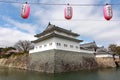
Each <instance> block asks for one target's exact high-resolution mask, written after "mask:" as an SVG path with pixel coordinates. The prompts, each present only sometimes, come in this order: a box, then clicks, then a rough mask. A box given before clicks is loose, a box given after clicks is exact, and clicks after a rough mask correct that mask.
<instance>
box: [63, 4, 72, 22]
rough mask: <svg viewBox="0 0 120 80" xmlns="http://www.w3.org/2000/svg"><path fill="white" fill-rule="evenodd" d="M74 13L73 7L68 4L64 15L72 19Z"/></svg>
mask: <svg viewBox="0 0 120 80" xmlns="http://www.w3.org/2000/svg"><path fill="white" fill-rule="evenodd" d="M72 15H73V9H72V7H71V6H69V4H68V5H67V7H66V8H65V9H64V17H65V19H67V20H70V19H71V18H72Z"/></svg>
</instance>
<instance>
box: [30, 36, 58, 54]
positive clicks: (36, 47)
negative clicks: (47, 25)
mask: <svg viewBox="0 0 120 80" xmlns="http://www.w3.org/2000/svg"><path fill="white" fill-rule="evenodd" d="M50 43H52V45H50ZM45 45H46V46H45ZM40 46H41V47H40ZM55 47H56V44H55V42H54V38H50V39H48V40H44V41H42V42H39V43H37V44H35V45H34V49H33V50H30V51H29V53H34V52H41V51H45V50H50V49H55Z"/></svg>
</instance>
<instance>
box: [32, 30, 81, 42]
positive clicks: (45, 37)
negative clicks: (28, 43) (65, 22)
mask: <svg viewBox="0 0 120 80" xmlns="http://www.w3.org/2000/svg"><path fill="white" fill-rule="evenodd" d="M52 37H58V38H63V39H67V40H70V41H75V42H83V40H78V39H74V38H70V37H67V36H63V35H59V34H56V33H54V32H53V33H51V34H49V35H47V36H44V37H42V38H39V39H37V40H34V41H32V43H38V42H41V41H44V40H46V39H50V38H52Z"/></svg>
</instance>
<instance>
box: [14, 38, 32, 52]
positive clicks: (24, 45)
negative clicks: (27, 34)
mask: <svg viewBox="0 0 120 80" xmlns="http://www.w3.org/2000/svg"><path fill="white" fill-rule="evenodd" d="M14 47H15V48H16V49H17V50H18V51H19V52H22V53H29V50H30V49H32V48H33V44H32V43H31V42H30V41H27V40H24V41H21V40H20V41H18V42H17V43H16V44H15V45H14Z"/></svg>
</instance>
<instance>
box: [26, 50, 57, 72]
mask: <svg viewBox="0 0 120 80" xmlns="http://www.w3.org/2000/svg"><path fill="white" fill-rule="evenodd" d="M54 53H55V52H54V50H48V51H43V52H38V53H33V54H30V55H29V62H28V66H27V68H28V69H29V70H34V71H39V72H47V73H54Z"/></svg>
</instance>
